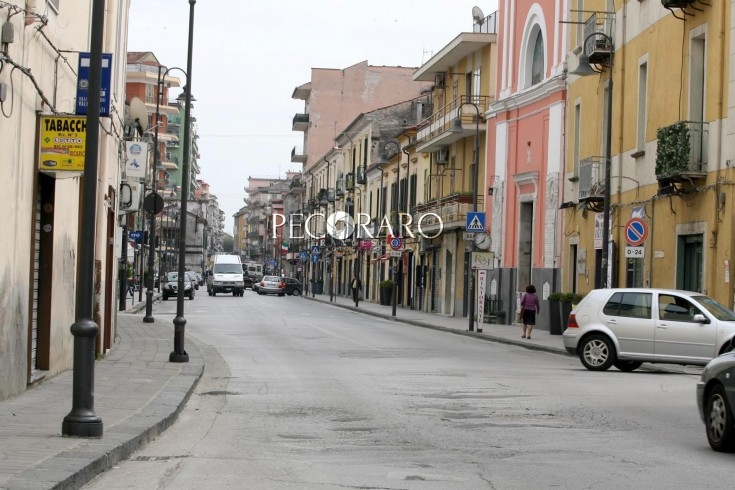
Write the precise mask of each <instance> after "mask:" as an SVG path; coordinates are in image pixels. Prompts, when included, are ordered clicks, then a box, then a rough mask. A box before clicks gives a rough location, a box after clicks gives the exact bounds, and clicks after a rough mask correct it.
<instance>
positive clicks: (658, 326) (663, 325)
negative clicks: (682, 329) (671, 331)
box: [656, 323, 669, 330]
mask: <svg viewBox="0 0 735 490" xmlns="http://www.w3.org/2000/svg"><path fill="white" fill-rule="evenodd" d="M656 328H660V329H663V330H665V329H667V328H669V326H668V325H667V324H665V323H659V324H658V325H656Z"/></svg>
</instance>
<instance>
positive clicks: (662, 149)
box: [656, 121, 709, 183]
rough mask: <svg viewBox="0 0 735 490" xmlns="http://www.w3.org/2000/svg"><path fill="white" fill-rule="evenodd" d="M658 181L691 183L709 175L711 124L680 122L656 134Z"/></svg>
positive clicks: (663, 128)
mask: <svg viewBox="0 0 735 490" xmlns="http://www.w3.org/2000/svg"><path fill="white" fill-rule="evenodd" d="M656 136H657V138H658V145H657V148H656V178H657V179H658V180H659V181H660V182H664V183H675V182H691V181H692V180H696V179H704V178H705V177H706V176H707V162H708V156H707V144H708V136H709V124H708V123H706V122H695V121H679V122H677V123H674V124H672V125H670V126H665V127H662V128H659V129H658V131H657V132H656Z"/></svg>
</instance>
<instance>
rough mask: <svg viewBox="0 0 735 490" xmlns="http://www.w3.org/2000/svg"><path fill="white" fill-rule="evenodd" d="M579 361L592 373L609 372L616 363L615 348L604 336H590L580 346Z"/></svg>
mask: <svg viewBox="0 0 735 490" xmlns="http://www.w3.org/2000/svg"><path fill="white" fill-rule="evenodd" d="M579 360H580V361H582V365H583V366H584V367H586V368H587V369H589V370H590V371H607V370H608V369H610V366H612V364H613V362H615V347H613V344H612V342H610V339H609V338H607V337H606V336H604V335H590V336H589V337H587V338H585V339H584V340H583V341H582V344H581V345H580V346H579Z"/></svg>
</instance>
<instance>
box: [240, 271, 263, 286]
mask: <svg viewBox="0 0 735 490" xmlns="http://www.w3.org/2000/svg"><path fill="white" fill-rule="evenodd" d="M242 280H243V282H244V283H245V289H247V288H250V289H253V284H256V283H259V282H260V281H261V280H262V276H256V275H253V274H250V273H247V272H243V274H242Z"/></svg>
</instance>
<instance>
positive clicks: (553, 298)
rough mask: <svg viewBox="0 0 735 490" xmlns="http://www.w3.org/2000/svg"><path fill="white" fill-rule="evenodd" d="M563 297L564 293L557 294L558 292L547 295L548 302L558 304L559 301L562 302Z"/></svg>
mask: <svg viewBox="0 0 735 490" xmlns="http://www.w3.org/2000/svg"><path fill="white" fill-rule="evenodd" d="M563 297H564V293H559V292H556V293H551V294H550V295H549V301H559V302H561V300H562V298H563Z"/></svg>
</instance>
